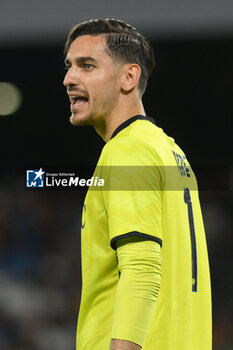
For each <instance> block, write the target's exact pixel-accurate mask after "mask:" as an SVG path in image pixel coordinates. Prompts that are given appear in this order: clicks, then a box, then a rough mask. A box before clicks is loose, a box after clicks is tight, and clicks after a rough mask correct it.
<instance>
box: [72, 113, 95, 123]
mask: <svg viewBox="0 0 233 350" xmlns="http://www.w3.org/2000/svg"><path fill="white" fill-rule="evenodd" d="M70 123H71V124H72V125H74V126H90V125H93V116H92V114H91V113H90V114H88V115H87V116H85V117H84V118H79V116H78V113H72V114H71V116H70Z"/></svg>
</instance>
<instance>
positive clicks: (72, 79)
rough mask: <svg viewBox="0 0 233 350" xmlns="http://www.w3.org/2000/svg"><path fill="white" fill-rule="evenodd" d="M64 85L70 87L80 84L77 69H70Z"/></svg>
mask: <svg viewBox="0 0 233 350" xmlns="http://www.w3.org/2000/svg"><path fill="white" fill-rule="evenodd" d="M63 84H64V85H65V86H66V87H68V86H70V85H78V84H79V74H78V71H77V69H75V67H70V69H69V70H68V72H67V73H66V75H65V78H64V80H63Z"/></svg>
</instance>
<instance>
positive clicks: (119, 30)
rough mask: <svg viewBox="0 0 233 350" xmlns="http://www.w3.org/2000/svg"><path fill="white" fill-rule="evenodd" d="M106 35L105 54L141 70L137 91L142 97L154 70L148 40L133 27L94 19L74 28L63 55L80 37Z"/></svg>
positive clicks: (121, 22)
mask: <svg viewBox="0 0 233 350" xmlns="http://www.w3.org/2000/svg"><path fill="white" fill-rule="evenodd" d="M100 34H107V37H106V44H107V47H106V48H107V52H108V54H109V55H110V56H111V57H113V58H114V59H115V60H117V61H120V62H122V63H137V64H138V65H139V66H140V68H141V76H140V81H139V91H140V93H141V95H143V93H144V91H145V89H146V85H147V80H148V77H149V75H150V74H151V73H152V70H153V68H154V65H155V62H154V54H153V49H152V47H151V46H150V43H149V41H148V39H146V38H145V37H144V36H143V35H142V34H140V33H139V32H138V31H137V30H136V29H135V28H134V27H132V26H131V25H130V24H127V23H125V22H124V21H121V20H118V19H114V18H109V19H94V20H90V21H85V22H82V23H80V24H77V25H76V26H74V27H73V28H72V29H71V31H70V33H69V35H68V38H67V41H66V44H65V49H64V54H65V56H66V55H67V54H68V51H69V48H70V45H71V44H72V42H73V41H74V40H75V39H76V38H77V37H79V36H82V35H100Z"/></svg>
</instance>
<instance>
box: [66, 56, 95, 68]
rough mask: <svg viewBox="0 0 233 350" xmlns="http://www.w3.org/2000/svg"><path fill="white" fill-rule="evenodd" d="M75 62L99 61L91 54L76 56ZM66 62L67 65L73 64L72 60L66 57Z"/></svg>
mask: <svg viewBox="0 0 233 350" xmlns="http://www.w3.org/2000/svg"><path fill="white" fill-rule="evenodd" d="M74 61H75V63H83V62H97V61H96V59H95V58H93V57H90V56H83V57H76V58H75V59H74ZM64 62H65V64H66V65H67V66H70V65H71V62H70V61H69V60H68V59H67V58H66V59H65V61H64Z"/></svg>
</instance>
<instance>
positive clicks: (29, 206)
mask: <svg viewBox="0 0 233 350" xmlns="http://www.w3.org/2000/svg"><path fill="white" fill-rule="evenodd" d="M24 181H25V180H24V178H23V177H20V176H15V177H14V178H13V177H12V178H11V179H9V178H8V179H7V178H6V177H4V178H2V179H1V181H0V349H1V350H64V349H65V350H71V349H74V348H75V333H76V321H77V315H78V309H79V303H80V291H81V271H80V224H81V212H82V204H83V199H84V196H85V193H84V192H79V191H70V192H65V191H54V192H52V191H40V190H36V189H31V190H30V191H28V190H26V189H25V184H24ZM200 197H201V203H202V208H203V214H204V222H205V226H206V232H207V241H208V249H209V256H210V266H211V275H212V288H213V318H214V322H213V330H214V339H213V349H214V350H230V349H233V336H232V334H233V319H232V317H233V283H232V280H231V276H232V274H231V267H232V263H233V256H232V243H233V237H232V210H231V208H232V196H231V195H230V192H227V191H225V192H211V193H210V192H204V191H203V192H201V193H200ZM187 350H188V347H187Z"/></svg>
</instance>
